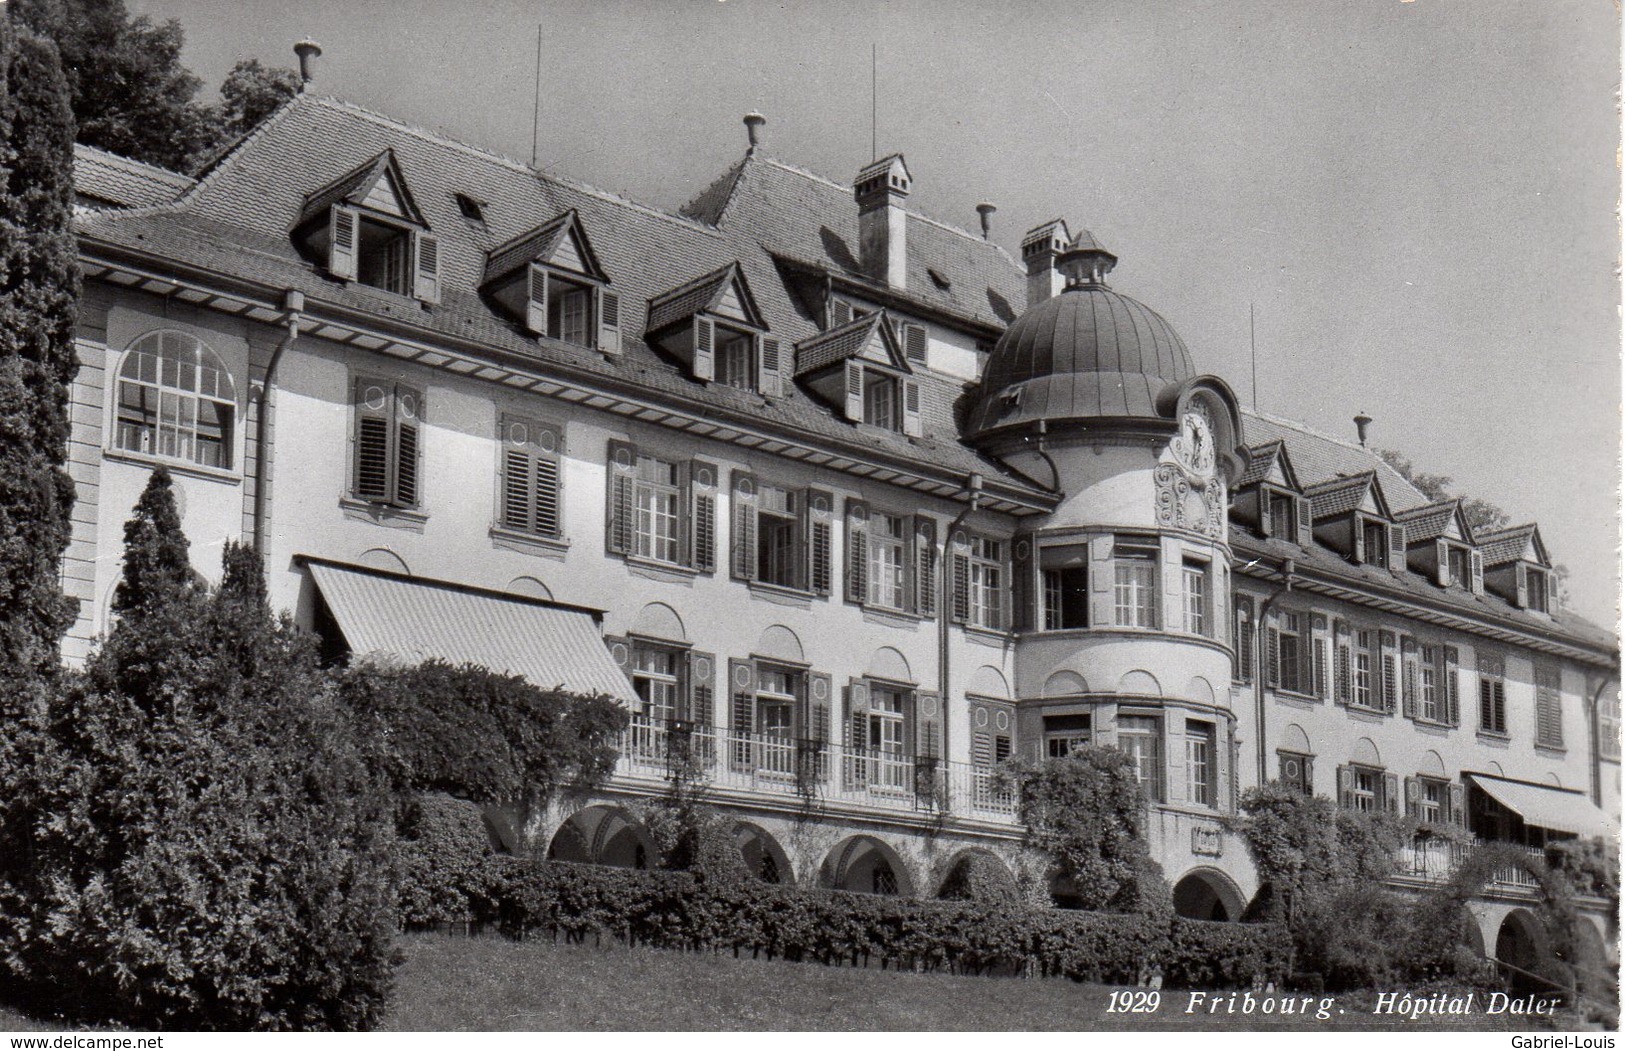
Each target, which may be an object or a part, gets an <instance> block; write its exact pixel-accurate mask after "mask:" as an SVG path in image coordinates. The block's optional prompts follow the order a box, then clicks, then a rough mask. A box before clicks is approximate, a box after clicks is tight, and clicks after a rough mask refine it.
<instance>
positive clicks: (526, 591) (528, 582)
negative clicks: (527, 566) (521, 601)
mask: <svg viewBox="0 0 1625 1051" xmlns="http://www.w3.org/2000/svg"><path fill="white" fill-rule="evenodd" d="M504 590H506V591H508V592H509V593H511V594H514V595H523V596H524V597H525V598H539V599H543V600H544V601H547V602H552V601H553V592H552V590H550V589H549V588H548V586H547V585H546V584H543V583H542V582H541V581H540V580H539V579H537V578H536V577H532V576H524V577H514V578H513V579H512V580H510V581H508V586H507V588H505V589H504Z"/></svg>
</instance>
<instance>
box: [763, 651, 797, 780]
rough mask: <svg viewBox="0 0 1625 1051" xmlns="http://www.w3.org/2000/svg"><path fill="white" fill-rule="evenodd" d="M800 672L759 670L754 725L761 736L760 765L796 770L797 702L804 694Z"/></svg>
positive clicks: (783, 771)
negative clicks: (802, 693) (802, 692)
mask: <svg viewBox="0 0 1625 1051" xmlns="http://www.w3.org/2000/svg"><path fill="white" fill-rule="evenodd" d="M800 678H801V677H800V675H798V674H797V673H796V672H793V671H788V670H785V669H776V668H768V667H759V668H757V670H756V721H755V728H756V733H757V735H758V737H760V738H761V739H762V740H761V745H762V747H761V749H760V753H759V756H758V759H757V766H758V767H759V768H760V769H763V770H768V771H771V772H773V773H778V774H793V773H795V759H796V751H795V739H796V704H797V698H798V697H799V696H800V694H801V682H800Z"/></svg>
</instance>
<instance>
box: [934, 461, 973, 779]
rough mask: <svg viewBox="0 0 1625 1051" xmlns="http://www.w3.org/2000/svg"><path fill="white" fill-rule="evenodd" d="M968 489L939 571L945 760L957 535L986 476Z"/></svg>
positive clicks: (939, 685) (945, 539)
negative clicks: (949, 649) (950, 628)
mask: <svg viewBox="0 0 1625 1051" xmlns="http://www.w3.org/2000/svg"><path fill="white" fill-rule="evenodd" d="M965 488H966V490H967V491H968V492H969V493H970V500H969V501H967V502H966V504H965V509H964V510H963V511H960V512H959V515H958V516H957V517H956V518H955V519H954V520H953V521H952V522H950V523H949V524H948V532H947V533H946V534H945V535H944V536H943V538H942V565H941V568H940V569H939V571H938V584H937V591H938V599H937V704H938V705H940V706H941V707H940V708H939V709H938V710H939V711H941V712H942V759H943V761H944V762H946V761H947V759H948V626H949V623H950V621H952V619H953V611H954V610H953V602H954V565H953V557H954V555H953V551H954V534H955V533H957V532H958V531H959V527H960V526H962V525H964V524H965V519H967V518H969V517H970V514H971V512H972V511H974V510H976V509H977V508H978V507H980V506H981V504H982V476H981V474H980V473H979V472H977V473H973V474H971V476H970V477H969V478H968V479H966V482H965Z"/></svg>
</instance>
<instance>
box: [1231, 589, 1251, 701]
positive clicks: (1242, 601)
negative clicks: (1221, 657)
mask: <svg viewBox="0 0 1625 1051" xmlns="http://www.w3.org/2000/svg"><path fill="white" fill-rule="evenodd" d="M1252 613H1253V600H1252V599H1251V598H1249V597H1248V596H1246V595H1237V596H1236V609H1235V612H1234V613H1233V614H1232V620H1231V625H1232V627H1233V628H1234V631H1235V642H1236V681H1237V682H1252V681H1253V673H1254V671H1255V670H1256V669H1254V667H1253V616H1252Z"/></svg>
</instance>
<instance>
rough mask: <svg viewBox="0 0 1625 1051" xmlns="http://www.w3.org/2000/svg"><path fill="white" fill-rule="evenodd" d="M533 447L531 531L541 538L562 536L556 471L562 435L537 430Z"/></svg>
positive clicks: (559, 480)
mask: <svg viewBox="0 0 1625 1051" xmlns="http://www.w3.org/2000/svg"><path fill="white" fill-rule="evenodd" d="M536 444H537V446H538V447H539V450H540V452H539V454H538V455H537V457H536V483H535V493H534V500H535V528H536V532H538V533H540V534H542V535H543V536H552V537H557V536H562V535H564V508H563V493H562V486H563V480H562V477H561V474H562V472H561V471H560V470H559V456H560V453H561V452H562V451H563V446H564V435H563V433H562V432H560V431H559V430H557V429H556V428H552V427H543V426H538V427H537V429H536Z"/></svg>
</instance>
